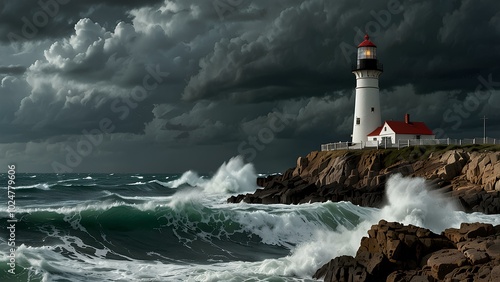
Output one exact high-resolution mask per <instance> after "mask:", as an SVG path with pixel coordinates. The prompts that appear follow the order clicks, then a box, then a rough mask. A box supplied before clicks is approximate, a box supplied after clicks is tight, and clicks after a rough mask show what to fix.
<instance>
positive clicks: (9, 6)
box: [0, 0, 163, 44]
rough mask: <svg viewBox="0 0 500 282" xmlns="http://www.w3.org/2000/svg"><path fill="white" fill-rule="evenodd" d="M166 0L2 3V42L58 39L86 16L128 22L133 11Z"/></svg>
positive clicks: (56, 0)
mask: <svg viewBox="0 0 500 282" xmlns="http://www.w3.org/2000/svg"><path fill="white" fill-rule="evenodd" d="M162 2H163V0H141V1H136V0H126V1H119V0H88V1H87V0H86V1H78V0H38V1H30V0H18V1H2V2H1V3H0V42H4V44H10V43H13V42H21V43H23V42H26V41H33V40H35V41H38V40H44V39H56V38H60V37H63V36H67V35H69V34H71V33H72V32H73V31H74V29H73V25H74V24H76V23H77V22H78V21H79V20H80V18H82V17H90V18H93V19H94V20H98V21H100V22H101V23H102V24H103V25H104V24H106V25H114V24H115V23H116V22H117V21H122V20H127V17H126V16H124V15H125V14H126V12H127V11H129V10H130V9H133V8H139V7H145V6H153V5H158V4H161V3H162Z"/></svg>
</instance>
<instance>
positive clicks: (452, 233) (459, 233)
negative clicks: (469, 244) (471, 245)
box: [443, 223, 495, 243]
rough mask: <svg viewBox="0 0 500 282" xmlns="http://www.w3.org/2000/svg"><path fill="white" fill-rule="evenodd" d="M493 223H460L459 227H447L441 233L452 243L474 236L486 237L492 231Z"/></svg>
mask: <svg viewBox="0 0 500 282" xmlns="http://www.w3.org/2000/svg"><path fill="white" fill-rule="evenodd" d="M494 232H495V231H494V229H493V225H491V224H485V223H462V224H461V225H460V229H456V228H448V229H446V230H444V232H443V234H444V236H446V237H447V238H448V239H450V240H451V241H452V242H454V243H458V242H462V241H466V240H468V239H473V238H476V237H486V236H489V235H492V234H493V233H494Z"/></svg>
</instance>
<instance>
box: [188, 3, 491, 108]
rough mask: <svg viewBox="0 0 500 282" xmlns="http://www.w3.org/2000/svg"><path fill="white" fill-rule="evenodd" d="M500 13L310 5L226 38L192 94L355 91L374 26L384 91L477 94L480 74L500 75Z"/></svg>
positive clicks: (446, 7)
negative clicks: (353, 70)
mask: <svg viewBox="0 0 500 282" xmlns="http://www.w3.org/2000/svg"><path fill="white" fill-rule="evenodd" d="M360 7H363V9H360ZM499 10H500V2H498V1H493V0H489V1H471V0H464V1H451V2H443V1H430V0H428V1H397V0H393V1H361V2H360V3H359V4H358V5H356V4H354V2H353V1H335V2H333V1H319V0H318V1H315V0H310V1H305V2H304V3H303V4H302V5H300V6H299V5H297V6H293V7H288V8H287V9H286V10H283V12H282V13H280V14H277V15H276V18H275V19H273V20H270V21H267V22H258V23H255V25H253V27H254V28H258V29H259V30H262V33H259V34H252V32H243V34H242V35H239V36H235V37H233V38H224V39H221V40H220V41H219V42H218V43H217V44H216V45H215V46H214V49H213V51H212V52H211V53H210V54H209V55H207V56H206V57H205V58H204V59H203V60H202V62H201V63H200V72H199V73H198V74H197V75H196V76H194V77H192V78H191V80H190V81H189V84H188V85H187V87H186V89H185V91H184V96H183V97H184V98H185V99H187V100H198V99H214V98H215V99H222V98H232V99H236V100H243V101H262V100H268V99H271V100H276V99H286V98H290V97H304V96H306V97H310V96H318V95H324V94H325V92H327V91H333V90H344V89H351V88H352V75H351V74H350V73H349V70H350V67H351V63H352V62H353V61H354V59H355V56H356V55H355V46H356V45H357V44H358V43H359V42H361V41H362V36H363V33H364V31H367V32H369V33H371V35H372V40H373V41H374V42H375V43H376V44H377V45H378V47H379V48H378V49H379V50H378V53H379V58H380V59H381V61H382V62H383V63H384V65H385V70H386V71H385V73H384V76H383V81H382V85H383V86H384V87H388V88H391V87H395V86H401V85H405V84H409V83H411V84H413V85H415V88H416V89H417V92H418V93H421V94H426V93H432V92H434V91H440V90H456V89H460V90H464V91H471V90H474V89H475V87H476V86H477V81H476V79H477V76H478V75H479V74H480V73H486V74H488V73H498V71H499V67H498V64H497V63H496V62H497V61H499V60H500V52H499V51H500V49H499V48H500V37H499V36H498V34H499V31H500V15H499V14H498V11H499ZM250 26H252V25H250ZM252 30H253V29H252Z"/></svg>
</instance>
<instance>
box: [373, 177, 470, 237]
mask: <svg viewBox="0 0 500 282" xmlns="http://www.w3.org/2000/svg"><path fill="white" fill-rule="evenodd" d="M386 188H387V200H388V205H387V206H385V207H384V208H383V209H382V210H381V211H380V216H379V217H380V218H383V219H385V220H387V221H397V222H401V223H404V224H413V225H416V226H421V227H425V228H428V229H430V230H432V231H433V232H437V233H439V232H441V231H443V230H444V229H446V228H449V227H458V226H459V225H460V222H463V221H464V220H465V218H463V217H462V216H460V215H459V214H458V213H456V212H455V211H456V210H458V207H457V206H456V205H455V204H454V203H453V202H452V201H451V200H450V199H449V198H445V197H444V196H442V195H441V194H440V193H438V192H436V191H430V190H429V188H428V187H427V184H426V182H425V179H423V178H418V177H417V178H404V177H402V176H401V175H400V174H397V175H394V176H392V177H391V178H389V180H388V181H387V184H386Z"/></svg>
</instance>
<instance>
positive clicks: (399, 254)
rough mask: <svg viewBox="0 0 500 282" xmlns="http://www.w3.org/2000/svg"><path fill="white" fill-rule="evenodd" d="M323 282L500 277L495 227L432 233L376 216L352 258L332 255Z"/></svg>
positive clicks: (499, 230)
mask: <svg viewBox="0 0 500 282" xmlns="http://www.w3.org/2000/svg"><path fill="white" fill-rule="evenodd" d="M313 278H316V279H323V280H324V281H394V282H395V281H500V225H498V226H492V225H491V224H483V223H472V224H466V223H464V224H462V225H461V226H460V228H459V229H453V228H450V229H446V230H445V231H443V232H442V233H441V234H435V233H433V232H431V231H430V230H428V229H425V228H420V227H416V226H412V225H406V226H405V225H402V224H400V223H397V222H386V221H384V220H381V221H380V222H379V223H378V224H376V225H373V226H372V227H371V229H370V230H369V231H368V237H363V239H362V240H361V244H360V247H359V249H358V251H357V253H356V256H355V257H351V256H341V257H337V258H334V259H332V260H331V261H330V262H328V263H327V264H325V265H323V266H322V267H321V268H320V269H318V270H317V271H316V273H315V274H314V276H313Z"/></svg>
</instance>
